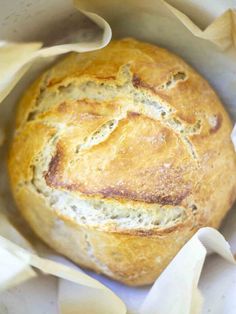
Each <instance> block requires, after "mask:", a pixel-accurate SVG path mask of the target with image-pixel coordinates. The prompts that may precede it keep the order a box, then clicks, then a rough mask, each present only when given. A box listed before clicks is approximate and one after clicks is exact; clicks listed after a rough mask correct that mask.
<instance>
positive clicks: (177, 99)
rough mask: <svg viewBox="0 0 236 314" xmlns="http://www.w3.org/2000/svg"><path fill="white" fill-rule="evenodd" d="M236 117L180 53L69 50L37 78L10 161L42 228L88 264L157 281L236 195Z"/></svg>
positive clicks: (136, 47) (125, 46)
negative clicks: (234, 121)
mask: <svg viewBox="0 0 236 314" xmlns="http://www.w3.org/2000/svg"><path fill="white" fill-rule="evenodd" d="M231 130H232V125H231V122H230V119H229V117H228V114H227V113H226V111H225V109H224V108H223V106H222V104H221V102H220V100H219V98H218V97H217V95H216V93H215V92H214V91H213V90H212V88H211V87H210V86H209V84H208V83H207V82H206V81H205V80H204V79H203V78H202V77H201V76H200V75H199V74H197V73H196V72H195V71H194V70H193V69H192V68H191V67H190V66H189V65H187V64H186V63H185V62H184V61H183V60H181V59H180V58H179V57H177V56H175V55H174V54H172V53H170V52H168V51H167V50H165V49H162V48H159V47H157V46H154V45H150V44H147V43H143V42H139V41H136V40H134V39H122V40H117V41H113V42H112V43H110V44H109V45H108V46H107V47H106V48H103V49H101V50H99V51H94V52H89V53H83V54H75V53H73V54H70V55H69V56H67V57H66V58H65V59H64V60H62V61H60V62H59V63H58V64H56V65H55V66H53V67H52V68H51V69H49V70H48V71H46V72H45V73H44V74H42V75H41V76H40V77H39V79H38V80H37V81H36V82H34V83H33V85H32V86H31V87H29V88H28V90H27V91H26V93H25V95H24V96H23V98H22V100H21V102H20V104H19V107H18V112H17V118H16V130H15V133H14V138H13V141H12V145H11V149H10V153H9V159H8V167H9V175H10V181H11V187H12V191H13V194H14V197H15V201H16V204H17V206H18V208H19V210H20V211H21V213H22V215H23V216H24V218H25V219H26V220H27V221H28V223H29V224H30V226H31V227H32V229H33V230H34V231H35V232H36V234H37V235H38V236H39V237H40V238H41V239H42V240H44V241H45V242H46V243H47V244H48V245H49V246H51V247H52V248H54V249H55V250H56V251H58V252H60V253H61V254H63V255H65V256H67V257H68V258H70V259H71V260H72V261H74V262H75V263H78V264H79V265H81V266H84V267H86V268H89V269H92V270H95V271H96V272H101V273H103V274H105V275H107V276H109V277H111V278H113V279H116V280H119V281H121V282H123V283H126V284H129V285H144V284H150V283H152V282H153V281H154V280H155V279H156V278H157V277H158V275H159V274H160V273H161V272H162V271H163V269H164V268H165V267H166V266H167V265H168V263H169V262H170V261H171V259H172V258H173V257H174V256H175V255H176V254H177V252H178V251H179V250H180V248H181V247H182V246H183V245H184V244H185V243H186V241H187V240H188V239H189V238H190V237H191V236H192V235H193V234H194V233H195V232H196V231H197V230H198V229H199V228H200V227H204V226H213V227H216V228H217V227H218V226H219V225H220V223H221V221H222V219H223V217H224V216H225V214H226V213H227V211H228V210H229V209H230V207H231V205H232V204H233V202H234V200H235V196H236V156H235V152H234V149H233V145H232V143H231V140H230V132H231Z"/></svg>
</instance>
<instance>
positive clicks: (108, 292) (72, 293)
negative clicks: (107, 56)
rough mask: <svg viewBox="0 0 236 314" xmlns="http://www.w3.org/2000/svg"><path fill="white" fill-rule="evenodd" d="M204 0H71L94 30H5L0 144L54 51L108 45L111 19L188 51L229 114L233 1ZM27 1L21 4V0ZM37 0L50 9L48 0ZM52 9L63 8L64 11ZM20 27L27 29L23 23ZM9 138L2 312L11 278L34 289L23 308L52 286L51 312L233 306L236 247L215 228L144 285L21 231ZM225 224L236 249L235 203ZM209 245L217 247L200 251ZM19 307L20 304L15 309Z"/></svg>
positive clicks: (0, 206) (177, 313)
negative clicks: (49, 37) (87, 266)
mask: <svg viewBox="0 0 236 314" xmlns="http://www.w3.org/2000/svg"><path fill="white" fill-rule="evenodd" d="M208 2H209V3H208V5H207V4H206V1H205V2H203V1H186V0H183V1H178V0H172V1H169V2H168V3H167V2H165V1H160V0H147V1H139V0H136V1H134V0H126V1H125V3H123V2H122V3H121V1H118V0H112V1H109V3H108V2H107V1H105V0H90V1H85V0H79V1H76V2H75V8H74V11H76V9H78V10H80V12H81V14H83V15H85V16H87V17H88V18H89V19H91V20H92V21H93V23H95V24H96V25H97V26H95V25H94V27H97V29H98V35H97V36H92V37H91V38H89V37H86V36H85V37H86V40H82V37H79V36H78V33H79V32H81V31H82V30H80V29H74V30H73V31H75V34H72V35H73V36H72V35H71V34H66V35H68V37H67V39H66V40H65V42H66V43H64V42H63V40H61V39H60V40H57V42H56V43H57V44H56V45H54V46H49V45H48V46H44V42H42V41H39V40H38V39H37V38H36V40H34V41H32V40H31V42H28V43H16V42H13V41H11V42H9V41H6V40H7V39H8V38H3V39H4V40H3V41H1V42H0V102H1V104H0V127H1V128H0V144H4V138H5V139H6V141H5V142H7V141H8V139H9V132H8V131H9V130H10V126H11V124H12V116H13V114H12V111H13V105H14V103H15V102H16V99H17V98H18V97H19V94H20V93H21V92H22V90H23V89H24V88H25V86H27V84H28V83H29V82H30V81H31V80H32V78H34V77H35V76H36V75H37V73H38V72H40V71H41V70H42V68H44V67H45V66H48V64H50V62H52V61H54V58H55V56H58V55H60V54H64V53H66V52H69V51H76V52H80V53H83V52H85V51H91V50H95V49H100V48H102V47H104V46H105V45H107V44H108V42H109V41H110V39H111V29H110V26H109V24H110V25H111V28H112V31H113V34H114V35H115V36H116V37H122V36H133V37H136V38H139V39H142V40H146V41H149V42H152V43H156V44H159V45H162V46H165V47H167V48H169V49H171V50H172V51H174V52H176V53H177V54H179V55H180V56H182V57H183V58H184V59H186V60H187V61H188V62H189V63H190V64H192V65H193V66H194V67H195V68H197V70H198V71H199V72H200V73H202V74H203V75H204V76H205V77H206V78H207V79H208V80H209V81H210V83H211V84H212V85H213V86H214V87H215V89H216V90H217V91H218V93H219V95H220V97H221V98H222V99H223V101H224V103H225V105H226V107H227V109H228V111H229V112H230V114H231V116H232V118H233V119H234V120H235V119H236V75H235V74H236V12H235V11H234V8H233V4H232V2H231V1H226V0H225V1H223V0H222V1H219V2H218V4H217V5H216V6H214V8H212V7H211V6H210V4H213V1H212V0H211V1H210V0H209V1H208ZM24 3H26V4H27V0H26V1H24ZM42 3H43V6H44V8H45V9H46V7H47V1H44V0H43V1H42V2H41V4H42ZM53 3H54V11H55V12H56V10H57V9H58V10H59V11H60V10H61V11H62V8H63V5H64V6H65V8H66V6H67V4H66V2H65V1H64V0H61V1H57V2H56V1H52V2H51V4H50V5H53ZM57 4H58V5H57ZM59 4H60V5H59ZM39 6H40V1H39ZM235 6H236V5H235ZM18 9H19V7H18ZM34 9H35V8H34ZM180 9H181V10H180ZM19 10H20V9H19ZM31 11H33V8H32V9H31ZM49 11H50V10H49ZM54 11H53V10H51V12H54ZM88 11H89V12H94V13H96V14H93V13H88ZM43 12H44V11H42V12H41V13H42V14H43ZM51 12H48V13H47V14H48V16H50V14H54V13H51ZM65 12H67V11H66V10H65ZM68 12H69V11H68ZM68 14H69V13H68ZM0 15H1V13H0ZM99 15H101V16H102V17H103V18H105V20H106V21H108V22H109V24H108V23H107V22H106V21H105V20H104V19H103V18H101V17H100V16H99ZM9 16H10V15H9ZM29 16H30V15H29ZM58 16H59V17H61V18H62V15H60V14H58ZM81 16H82V15H81ZM81 16H80V18H81ZM73 18H74V17H73ZM10 19H11V16H10ZM45 20H47V19H46V18H45ZM65 21H66V20H65ZM65 21H64V23H65ZM67 21H69V20H67ZM31 23H33V17H31ZM37 23H38V24H40V21H37ZM15 24H17V23H16V22H15ZM11 25H13V26H14V23H13V24H11ZM58 25H59V24H58ZM13 26H12V27H13ZM9 27H10V26H9ZM22 27H23V29H24V31H25V32H26V30H27V28H26V24H24V25H23V26H22ZM58 27H59V26H58ZM3 28H4V27H3ZM5 28H6V27H5ZM68 30H70V28H68ZM0 35H1V32H0ZM10 37H11V38H12V37H14V36H10ZM10 37H9V38H10ZM15 37H16V36H15ZM0 38H1V37H0ZM26 38H27V37H26ZM31 38H32V37H31ZM19 39H21V38H19ZM68 40H69V43H68ZM15 41H16V38H15ZM49 42H50V41H49ZM19 80H20V83H19V84H17V82H18V81H19ZM16 85H17V86H16ZM7 96H8V97H7ZM4 133H5V136H4ZM232 140H233V141H234V145H235V147H236V128H234V131H233V132H232ZM5 146H6V143H5V144H4V145H3V149H2V151H1V152H0V154H1V155H0V158H1V161H3V162H1V176H0V196H1V198H0V290H1V291H2V292H1V294H0V313H7V312H6V311H8V312H9V313H16V307H15V308H14V306H13V305H11V308H10V309H9V308H8V305H9V304H10V301H9V300H10V298H9V296H10V295H11V293H12V294H13V295H15V296H16V291H15V290H14V289H15V288H13V287H14V286H16V285H17V286H18V287H20V286H22V287H24V289H25V291H27V293H29V292H30V293H31V294H32V297H31V296H29V295H28V299H30V300H27V302H28V303H27V304H28V305H27V306H28V307H25V308H24V306H25V305H23V303H22V304H21V306H22V309H23V308H24V309H23V310H22V313H24V314H26V313H32V308H31V307H34V311H33V312H34V313H42V312H41V309H40V308H37V304H36V303H37V301H38V302H39V299H37V298H38V297H39V296H40V295H41V294H42V295H44V296H46V293H48V294H50V293H51V295H50V296H51V297H52V296H53V297H54V299H57V302H58V307H56V306H54V308H53V304H51V305H50V306H51V307H50V306H48V307H47V312H49V311H50V313H52V314H53V313H57V312H58V311H59V312H60V313H62V314H75V313H76V314H80V313H81V314H106V313H107V314H108V313H109V314H113V313H114V314H116V313H117V314H123V313H139V314H172V313H173V314H190V313H191V314H197V313H214V314H218V313H219V314H223V313H227V314H233V313H236V301H235V292H236V267H235V265H234V264H235V261H234V257H233V254H232V252H231V250H230V246H229V244H228V243H227V242H226V240H225V239H224V237H223V236H222V235H221V234H220V233H219V232H218V231H216V230H214V229H212V228H203V229H201V230H199V231H198V232H197V233H196V234H195V235H194V236H193V238H192V239H191V240H190V241H188V243H187V244H186V245H185V246H184V247H183V248H182V250H181V251H180V252H179V253H178V254H177V256H176V257H175V258H174V259H173V261H172V262H171V263H170V264H169V266H168V267H167V268H166V270H165V271H164V272H163V273H162V274H161V276H160V277H159V278H158V279H157V280H156V282H155V283H154V285H153V286H152V287H144V288H130V287H125V286H124V285H122V284H119V283H116V282H114V281H112V280H110V279H108V278H105V277H103V276H101V275H97V274H94V273H92V272H89V271H86V272H83V271H82V270H80V269H79V268H78V267H77V266H75V265H74V264H72V263H71V262H69V261H67V260H66V259H64V258H62V257H58V256H57V255H56V254H55V253H53V252H51V251H49V250H48V249H47V248H45V247H44V246H43V245H41V244H39V243H37V242H35V241H31V243H30V242H29V241H28V240H26V239H27V238H30V239H31V240H32V238H31V237H30V236H29V233H27V232H26V229H27V227H25V226H24V223H23V222H22V221H21V219H20V217H18V214H17V212H15V208H14V204H13V202H12V200H11V198H10V197H8V195H9V187H8V183H7V177H6V171H5V166H4V165H3V164H4V158H5V155H4V154H5V153H4V151H5V150H6V149H5V148H6V147H5ZM17 217H18V218H17ZM16 218H17V219H16ZM22 226H23V228H22ZM20 230H21V231H20ZM221 231H222V233H223V234H224V235H225V237H226V238H227V240H228V241H229V242H230V244H231V246H232V251H233V253H235V252H236V213H235V210H232V211H231V213H230V214H229V215H228V217H227V219H226V221H225V223H224V225H223V228H222V229H221ZM32 237H33V236H32ZM32 243H33V245H32ZM207 252H210V253H217V254H218V255H211V256H210V257H209V258H207V259H206V255H207ZM203 265H204V268H203ZM42 273H43V274H51V275H53V276H54V277H58V278H60V279H59V280H58V285H57V282H56V281H55V279H53V277H51V279H50V278H48V277H45V276H44V277H42ZM200 276H201V278H200ZM42 278H43V279H42ZM27 279H28V280H29V281H28V283H29V285H30V282H31V287H32V288H31V290H29V286H27V285H28V283H23V282H25V281H26V280H27ZM199 279H200V282H199ZM40 280H41V281H40ZM37 285H39V286H40V285H45V288H43V289H41V290H40V289H38V290H37V289H36V287H37ZM43 287H44V286H43ZM199 288H200V289H199ZM52 291H54V294H52ZM14 293H15V294H14ZM36 294H37V297H35V295H36ZM38 294H39V295H38ZM18 301H19V300H18ZM18 301H17V302H18ZM33 301H35V302H36V303H35V304H34V303H33ZM17 302H16V303H17ZM41 302H42V300H41ZM13 303H14V302H13ZM13 303H12V304H13ZM17 304H18V303H17ZM19 304H20V303H19ZM30 308H31V310H30ZM45 308H46V307H45ZM6 309H7V310H6ZM4 311H5V312H4ZM20 311H21V309H20V308H18V309H17V312H18V313H21V312H20Z"/></svg>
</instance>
